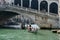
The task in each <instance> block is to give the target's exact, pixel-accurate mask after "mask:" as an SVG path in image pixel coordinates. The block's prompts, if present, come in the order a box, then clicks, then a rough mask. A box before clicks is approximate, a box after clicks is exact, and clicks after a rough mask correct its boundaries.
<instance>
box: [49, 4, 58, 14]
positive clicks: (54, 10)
mask: <svg viewBox="0 0 60 40" xmlns="http://www.w3.org/2000/svg"><path fill="white" fill-rule="evenodd" d="M49 9H50V10H49V11H50V13H56V14H58V5H57V3H51V4H50V8H49Z"/></svg>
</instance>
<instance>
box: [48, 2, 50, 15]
mask: <svg viewBox="0 0 60 40" xmlns="http://www.w3.org/2000/svg"><path fill="white" fill-rule="evenodd" d="M49 5H50V3H48V14H49Z"/></svg>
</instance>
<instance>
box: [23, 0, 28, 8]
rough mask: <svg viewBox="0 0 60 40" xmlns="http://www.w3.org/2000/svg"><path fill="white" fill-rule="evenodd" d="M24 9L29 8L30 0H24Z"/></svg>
mask: <svg viewBox="0 0 60 40" xmlns="http://www.w3.org/2000/svg"><path fill="white" fill-rule="evenodd" d="M23 7H27V8H29V0H23Z"/></svg>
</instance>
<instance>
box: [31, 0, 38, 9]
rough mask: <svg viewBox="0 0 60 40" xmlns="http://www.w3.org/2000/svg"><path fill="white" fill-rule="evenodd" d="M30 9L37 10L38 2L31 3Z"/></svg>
mask: <svg viewBox="0 0 60 40" xmlns="http://www.w3.org/2000/svg"><path fill="white" fill-rule="evenodd" d="M31 8H32V9H36V10H38V0H32V1H31Z"/></svg>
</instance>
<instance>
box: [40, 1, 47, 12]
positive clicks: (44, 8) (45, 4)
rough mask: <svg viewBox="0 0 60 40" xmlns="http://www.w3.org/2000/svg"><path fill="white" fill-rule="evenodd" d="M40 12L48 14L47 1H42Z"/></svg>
mask: <svg viewBox="0 0 60 40" xmlns="http://www.w3.org/2000/svg"><path fill="white" fill-rule="evenodd" d="M40 10H41V11H46V12H48V3H47V1H42V2H41V3H40Z"/></svg>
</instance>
